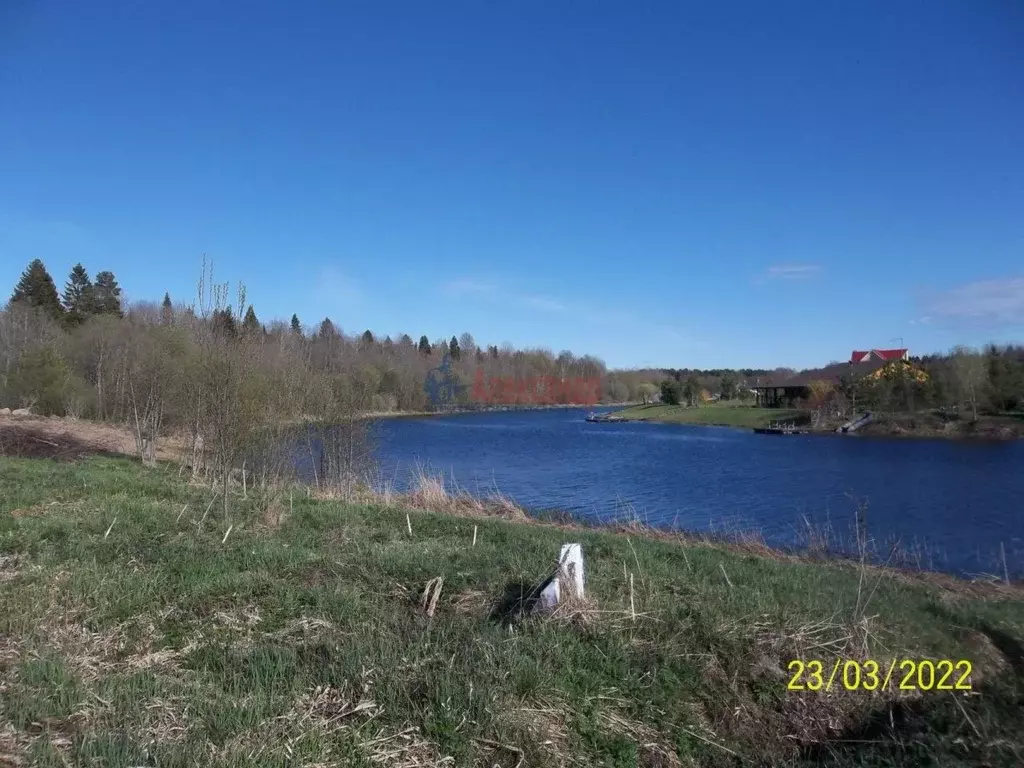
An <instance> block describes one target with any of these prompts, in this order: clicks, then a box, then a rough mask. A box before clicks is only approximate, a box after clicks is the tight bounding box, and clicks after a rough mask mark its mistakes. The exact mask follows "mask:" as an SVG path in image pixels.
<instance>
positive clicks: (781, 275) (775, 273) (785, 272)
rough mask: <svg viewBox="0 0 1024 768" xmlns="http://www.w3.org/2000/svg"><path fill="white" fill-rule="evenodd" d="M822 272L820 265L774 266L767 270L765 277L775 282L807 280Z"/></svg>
mask: <svg viewBox="0 0 1024 768" xmlns="http://www.w3.org/2000/svg"><path fill="white" fill-rule="evenodd" d="M820 272H821V265H820V264H772V265H771V266H770V267H768V269H766V270H765V277H768V278H771V279H775V280H807V279H809V278H812V277H815V276H816V275H818V274H819V273H820Z"/></svg>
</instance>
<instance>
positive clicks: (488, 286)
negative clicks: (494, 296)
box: [441, 277, 496, 296]
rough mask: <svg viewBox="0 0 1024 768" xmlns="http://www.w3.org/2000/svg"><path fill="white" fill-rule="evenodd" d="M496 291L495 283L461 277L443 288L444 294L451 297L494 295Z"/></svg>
mask: <svg viewBox="0 0 1024 768" xmlns="http://www.w3.org/2000/svg"><path fill="white" fill-rule="evenodd" d="M495 290H496V286H495V284H494V283H493V282H491V281H488V280H480V279H476V278H472V277H460V278H457V279H455V280H452V281H450V282H447V283H445V284H444V285H442V286H441V291H442V293H446V294H448V295H450V296H466V295H472V294H485V293H494V292H495Z"/></svg>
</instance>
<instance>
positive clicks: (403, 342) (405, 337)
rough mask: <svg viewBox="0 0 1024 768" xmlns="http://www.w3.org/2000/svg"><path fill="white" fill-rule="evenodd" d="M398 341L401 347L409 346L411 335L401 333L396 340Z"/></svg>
mask: <svg viewBox="0 0 1024 768" xmlns="http://www.w3.org/2000/svg"><path fill="white" fill-rule="evenodd" d="M398 343H399V344H401V345H402V346H403V347H411V346H412V336H410V335H409V334H408V333H403V334H402V338H400V339H399V340H398Z"/></svg>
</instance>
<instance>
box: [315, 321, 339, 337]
mask: <svg viewBox="0 0 1024 768" xmlns="http://www.w3.org/2000/svg"><path fill="white" fill-rule="evenodd" d="M316 335H317V336H318V337H320V338H321V339H333V338H335V337H336V336H337V335H338V331H337V329H335V327H334V323H332V322H331V318H329V317H325V318H324V319H323V320H321V321H320V327H319V328H318V329H317V331H316Z"/></svg>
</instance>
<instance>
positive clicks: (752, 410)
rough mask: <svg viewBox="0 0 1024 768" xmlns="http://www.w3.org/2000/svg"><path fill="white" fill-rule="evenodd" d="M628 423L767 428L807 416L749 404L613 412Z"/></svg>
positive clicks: (648, 407) (641, 407) (646, 407)
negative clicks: (655, 422) (650, 422)
mask: <svg viewBox="0 0 1024 768" xmlns="http://www.w3.org/2000/svg"><path fill="white" fill-rule="evenodd" d="M615 415H616V416H621V417H622V418H624V419H629V420H630V421H658V422H664V423H666V424H697V425H702V426H718V427H744V428H754V427H766V426H768V425H769V424H771V423H774V422H780V421H784V422H790V423H799V422H800V421H806V420H807V414H806V413H805V412H803V411H801V410H799V409H796V408H758V407H756V406H754V405H751V404H749V403H746V404H744V403H740V402H714V403H707V404H705V405H703V406H701V407H695V406H689V405H662V404H655V405H637V406H633V407H631V408H624V409H622V410H621V411H616V412H615Z"/></svg>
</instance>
